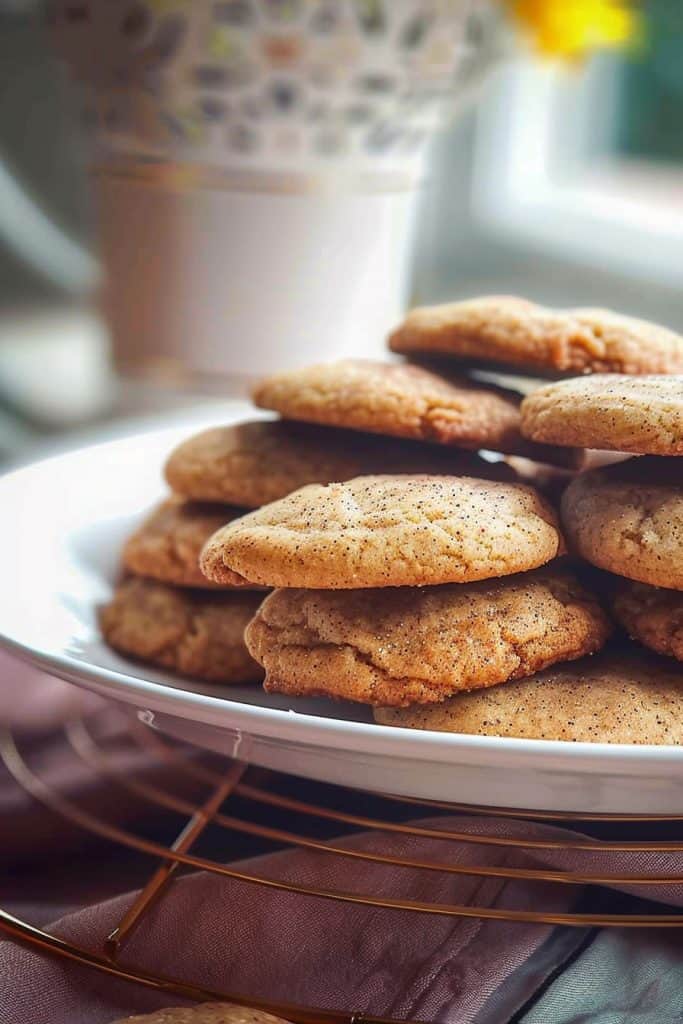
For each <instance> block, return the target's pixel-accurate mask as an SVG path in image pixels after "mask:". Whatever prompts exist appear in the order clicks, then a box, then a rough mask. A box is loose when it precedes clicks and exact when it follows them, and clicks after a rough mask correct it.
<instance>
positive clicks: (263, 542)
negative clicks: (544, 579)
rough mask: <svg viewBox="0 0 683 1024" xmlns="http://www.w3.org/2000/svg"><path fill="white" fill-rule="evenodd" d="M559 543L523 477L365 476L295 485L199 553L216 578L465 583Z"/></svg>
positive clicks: (343, 584) (544, 556)
mask: <svg viewBox="0 0 683 1024" xmlns="http://www.w3.org/2000/svg"><path fill="white" fill-rule="evenodd" d="M562 549H563V541H562V536H561V534H560V530H559V526H558V524H557V519H556V517H555V513H554V512H553V510H552V508H551V506H550V504H549V503H548V502H547V501H546V500H545V499H544V498H542V497H541V496H540V495H539V494H538V492H537V491H535V490H534V489H533V488H531V487H527V486H524V485H523V484H508V483H496V482H493V481H488V480H475V479H473V478H471V477H449V476H426V475H425V476H365V477H356V478H355V479H354V480H349V481H347V482H346V483H340V484H328V485H326V486H321V485H319V484H311V485H310V486H308V487H302V488H301V490H299V491H295V492H294V494H290V495H289V496H288V497H286V498H282V499H281V500H280V501H276V502H273V504H272V505H266V506H265V507H264V508H262V509H258V510H257V511H255V512H250V513H249V514H248V515H247V516H244V517H243V518H242V519H240V520H236V521H235V522H234V523H229V524H228V525H227V526H224V527H223V528H222V529H220V530H219V531H218V532H217V533H216V534H214V536H213V537H212V538H211V540H210V541H209V542H208V544H207V545H206V547H205V548H204V551H203V552H202V556H201V559H200V564H201V568H202V571H203V572H204V574H205V575H206V576H207V577H208V578H209V579H210V580H213V582H215V583H221V582H222V581H223V579H224V578H225V576H226V571H227V573H235V572H237V573H239V574H240V575H241V576H245V577H246V578H247V579H249V580H252V581H253V582H254V583H260V584H262V585H264V586H268V587H312V588H320V589H325V590H327V589H331V590H346V589H359V588H365V587H400V586H411V587H415V586H423V585H427V584H437V583H465V582H468V581H471V580H480V579H487V578H489V577H493V576H507V575H510V574H511V573H516V572H523V571H525V570H527V569H534V568H536V567H537V566H539V565H543V564H544V563H545V562H549V561H550V559H552V558H554V557H555V556H556V555H557V554H559V553H560V552H561V551H562Z"/></svg>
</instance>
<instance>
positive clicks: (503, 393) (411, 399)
mask: <svg viewBox="0 0 683 1024" xmlns="http://www.w3.org/2000/svg"><path fill="white" fill-rule="evenodd" d="M253 399H254V402H255V403H256V405H258V406H261V407H262V408H264V409H272V410H274V411H275V412H279V413H280V415H281V416H284V417H285V419H291V420H303V421H304V422H308V423H319V424H323V425H325V426H329V427H344V428H347V429H351V430H362V431H365V432H367V433H374V434H385V435H388V436H390V437H402V438H409V439H412V440H416V441H431V442H433V443H435V444H441V445H453V446H454V447H456V448H468V449H472V450H476V449H479V448H488V449H490V450H492V451H499V452H507V453H509V454H513V455H528V456H529V458H535V459H536V460H537V461H539V462H551V463H554V462H560V463H561V464H571V465H575V464H576V465H578V464H579V463H580V462H581V457H582V456H581V453H579V452H573V453H571V455H567V454H566V453H565V454H564V455H563V453H562V449H561V448H560V449H558V448H556V447H554V446H540V445H534V444H530V442H528V441H525V439H524V438H523V437H522V436H521V433H520V401H521V399H520V395H519V394H517V393H516V392H514V391H507V390H505V389H503V388H499V387H496V386H494V385H489V384H477V383H475V382H474V381H472V380H469V379H468V378H466V377H459V376H454V375H453V374H449V373H448V372H447V371H444V372H439V373H437V372H435V371H434V370H431V369H429V368H427V367H425V366H418V365H414V364H412V363H389V362H381V361H376V360H370V359H343V360H340V361H339V362H336V363H320V364H318V365H317V366H309V367H306V368H305V369H303V370H291V371H289V372H288V373H280V374H276V375H275V376H273V377H266V379H265V380H263V381H261V383H260V384H258V385H257V387H256V388H255V389H254V392H253Z"/></svg>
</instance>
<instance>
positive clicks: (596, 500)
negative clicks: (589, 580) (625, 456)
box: [562, 457, 683, 590]
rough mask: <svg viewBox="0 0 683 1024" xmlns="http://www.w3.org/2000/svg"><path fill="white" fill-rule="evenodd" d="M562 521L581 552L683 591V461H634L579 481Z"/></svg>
mask: <svg viewBox="0 0 683 1024" xmlns="http://www.w3.org/2000/svg"><path fill="white" fill-rule="evenodd" d="M562 521H563V524H564V527H565V531H566V535H567V540H568V541H569V543H570V546H571V547H573V548H574V550H575V551H576V553H577V554H579V555H581V557H582V558H585V559H586V561H588V562H592V563H593V565H597V566H599V567H600V568H601V569H607V570H608V571H609V572H613V573H616V574H617V575H618V576H627V577H628V578H629V579H632V580H639V581H640V582H641V583H651V584H652V585H653V586H656V587H668V588H670V589H672V590H683V461H681V460H680V459H675V458H671V459H658V458H655V457H651V458H647V457H644V458H639V459H629V460H628V461H627V462H620V463H617V464H616V465H614V466H607V467H605V468H604V469H598V470H592V471H591V472H589V473H583V474H581V475H580V476H578V477H576V479H575V480H573V481H572V483H570V485H569V487H567V489H566V491H565V492H564V494H563V496H562Z"/></svg>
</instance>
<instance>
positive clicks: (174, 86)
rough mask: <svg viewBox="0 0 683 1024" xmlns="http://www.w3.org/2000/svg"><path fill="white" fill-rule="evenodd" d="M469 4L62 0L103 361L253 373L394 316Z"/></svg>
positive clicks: (469, 35) (59, 40)
mask: <svg viewBox="0 0 683 1024" xmlns="http://www.w3.org/2000/svg"><path fill="white" fill-rule="evenodd" d="M490 13H491V12H490V11H489V9H488V7H487V5H486V4H485V2H483V0H481V2H472V0H144V2H143V0H80V2H77V0H57V2H53V3H52V4H50V6H49V8H48V18H49V22H50V26H51V29H52V32H53V35H54V39H55V44H56V47H57V50H58V52H59V53H60V54H61V55H62V56H63V58H64V59H65V60H66V62H67V63H68V65H69V68H70V71H71V72H72V74H73V76H74V77H75V79H76V80H77V82H78V85H79V96H80V99H81V112H82V122H83V128H84V131H85V132H86V133H87V135H88V138H89V147H90V152H91V167H92V171H93V180H94V182H95V190H96V196H97V200H98V205H99V210H100V222H101V236H102V252H103V257H104V261H105V265H106V269H107V274H108V286H107V294H106V305H107V310H108V314H109V318H110V322H111V325H112V329H113V334H114V341H115V346H116V350H117V353H118V355H119V358H120V360H121V361H122V362H126V363H128V362H133V363H136V364H141V363H142V364H146V363H150V362H152V363H154V362H158V361H159V360H162V361H164V362H167V361H168V360H173V361H177V362H180V363H182V365H183V366H185V367H190V368H193V369H200V370H204V371H206V370H210V371H217V370H220V371H224V372H228V373H243V374H247V375H248V374H252V373H258V372H261V371H263V370H268V369H270V368H271V367H273V366H283V365H293V364H297V363H301V362H304V361H306V360H309V359H311V358H316V357H317V358H323V357H326V356H333V355H339V354H348V353H362V352H367V351H368V349H369V348H372V347H375V348H377V347H378V345H379V344H380V343H381V340H382V336H383V334H384V333H385V332H386V330H387V329H388V328H389V327H390V326H391V325H392V323H393V322H394V321H395V320H396V318H397V317H398V316H399V315H400V312H401V309H402V306H403V303H404V298H405V294H404V293H405V266H406V257H407V253H408V251H409V243H410V236H411V224H412V220H413V217H414V211H415V204H416V198H417V195H418V191H419V184H420V181H421V180H422V177H423V174H424V168H425V156H426V153H427V151H428V143H429V140H430V138H431V136H432V134H433V132H434V130H435V127H436V125H437V123H438V120H439V117H440V112H441V108H442V106H443V101H444V99H445V98H448V97H452V96H454V95H455V96H457V95H458V93H459V92H461V91H462V90H463V88H464V87H465V85H466V84H467V83H469V82H470V81H471V80H472V79H473V78H474V77H475V76H476V75H477V74H478V72H479V69H480V68H481V65H482V62H483V61H484V60H485V56H484V55H485V51H486V49H487V46H488V45H489V39H490V24H491V19H490Z"/></svg>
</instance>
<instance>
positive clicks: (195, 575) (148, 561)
mask: <svg viewBox="0 0 683 1024" xmlns="http://www.w3.org/2000/svg"><path fill="white" fill-rule="evenodd" d="M244 513H245V510H244V509H236V508H229V507H228V506H221V505H209V504H206V503H200V502H192V501H183V499H182V498H169V499H168V500H166V501H164V502H162V503H161V504H160V505H158V506H157V507H156V508H155V509H154V510H153V511H152V512H151V514H150V515H149V516H148V517H147V518H146V519H145V520H144V522H143V523H142V525H141V526H139V527H138V529H137V530H136V531H135V533H133V534H132V535H131V536H130V537H129V538H128V540H127V541H126V544H125V546H124V548H123V554H122V562H123V567H124V568H125V569H127V570H128V571H129V572H132V573H135V575H136V576H147V577H149V578H150V579H155V580H160V581H161V582H163V583H173V584H175V585H176V586H181V587H209V586H215V584H211V583H209V581H208V580H207V579H206V576H204V574H203V573H202V571H201V569H200V568H199V555H200V554H201V550H202V548H203V547H204V545H205V544H206V542H207V540H208V539H209V537H211V536H212V535H213V534H214V533H215V532H216V530H218V529H219V528H220V527H221V526H224V525H225V523H228V522H231V521H232V520H233V519H237V518H238V517H239V516H242V515H244ZM221 585H222V586H224V587H243V586H246V587H251V586H252V584H250V583H249V581H248V580H245V579H244V577H242V576H240V575H239V574H238V573H233V574H232V576H230V574H228V573H226V574H225V578H224V580H223V582H222V584H221Z"/></svg>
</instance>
